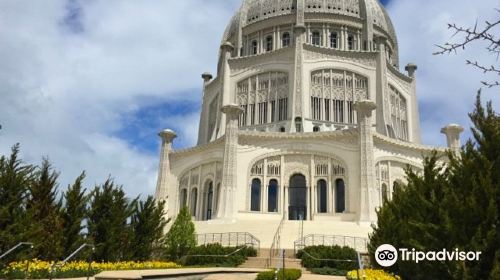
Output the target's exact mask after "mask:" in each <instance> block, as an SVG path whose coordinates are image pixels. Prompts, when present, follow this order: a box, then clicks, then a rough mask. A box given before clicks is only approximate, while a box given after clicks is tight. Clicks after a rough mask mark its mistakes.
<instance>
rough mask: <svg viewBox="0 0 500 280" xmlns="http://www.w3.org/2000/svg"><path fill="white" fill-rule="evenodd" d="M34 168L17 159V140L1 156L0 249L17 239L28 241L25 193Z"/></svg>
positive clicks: (3, 249) (1, 250)
mask: <svg viewBox="0 0 500 280" xmlns="http://www.w3.org/2000/svg"><path fill="white" fill-rule="evenodd" d="M33 171H34V167H33V166H31V165H25V164H23V163H22V161H21V160H20V159H19V144H16V145H15V146H14V147H12V152H11V154H10V157H5V156H2V157H0V252H5V251H6V250H8V249H9V248H11V247H12V246H14V245H16V244H17V243H19V242H23V241H29V240H28V239H27V236H26V232H27V228H26V227H27V224H28V221H27V220H26V196H27V195H28V187H29V185H30V184H31V181H32V179H33ZM11 256H12V257H13V256H15V254H13V255H11Z"/></svg>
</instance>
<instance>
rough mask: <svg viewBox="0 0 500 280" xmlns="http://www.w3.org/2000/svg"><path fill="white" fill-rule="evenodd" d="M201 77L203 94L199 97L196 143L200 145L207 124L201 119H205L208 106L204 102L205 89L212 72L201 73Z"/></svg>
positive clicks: (203, 138) (204, 141)
mask: <svg viewBox="0 0 500 280" xmlns="http://www.w3.org/2000/svg"><path fill="white" fill-rule="evenodd" d="M201 78H202V79H203V93H202V94H203V95H202V97H201V99H202V102H201V115H200V125H199V128H198V145H201V144H203V143H206V141H207V124H206V122H204V121H203V120H206V119H207V116H206V113H207V108H208V106H209V104H208V102H205V90H206V87H207V84H208V83H209V82H210V80H212V78H213V77H212V74H210V73H206V72H205V73H203V74H201Z"/></svg>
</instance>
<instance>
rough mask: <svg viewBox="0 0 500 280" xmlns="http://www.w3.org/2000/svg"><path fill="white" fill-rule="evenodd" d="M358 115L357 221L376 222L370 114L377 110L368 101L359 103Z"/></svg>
mask: <svg viewBox="0 0 500 280" xmlns="http://www.w3.org/2000/svg"><path fill="white" fill-rule="evenodd" d="M355 108H356V111H357V113H358V132H359V147H360V175H361V176H360V200H359V202H360V207H359V221H360V222H374V221H376V215H375V203H374V198H375V197H376V195H377V194H376V190H375V186H374V183H375V180H376V177H375V161H374V158H373V130H372V123H373V121H372V114H373V111H374V110H375V109H376V108H377V106H376V105H375V103H374V102H373V101H370V100H363V101H359V102H357V103H356V105H355Z"/></svg>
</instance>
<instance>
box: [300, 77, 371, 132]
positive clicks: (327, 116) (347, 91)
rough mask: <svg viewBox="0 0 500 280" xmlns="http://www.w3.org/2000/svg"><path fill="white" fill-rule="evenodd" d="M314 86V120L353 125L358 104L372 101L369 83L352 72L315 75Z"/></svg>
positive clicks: (312, 88) (312, 112)
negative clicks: (368, 100)
mask: <svg viewBox="0 0 500 280" xmlns="http://www.w3.org/2000/svg"><path fill="white" fill-rule="evenodd" d="M310 84H311V85H310V90H309V92H310V96H311V100H310V104H311V111H310V115H311V118H312V119H313V120H318V121H327V122H333V123H351V124H353V123H355V122H356V114H355V111H354V103H355V102H356V101H359V100H364V99H368V79H367V78H366V77H364V76H361V75H359V74H355V73H353V72H350V71H342V70H335V69H323V70H317V71H314V72H312V73H311V83H310Z"/></svg>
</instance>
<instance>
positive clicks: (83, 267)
mask: <svg viewBox="0 0 500 280" xmlns="http://www.w3.org/2000/svg"><path fill="white" fill-rule="evenodd" d="M52 264H53V262H47V261H41V260H37V259H35V260H32V261H30V262H29V271H28V275H27V276H28V278H29V279H40V278H49V276H50V267H51V265H52ZM27 265H28V263H27V261H21V262H13V263H10V264H9V265H7V267H5V268H4V269H3V270H2V271H1V272H0V278H6V279H23V278H24V276H25V272H26V267H27ZM179 267H181V266H180V265H178V264H176V263H173V262H162V261H148V262H132V261H129V262H115V263H98V262H92V263H91V265H90V268H91V270H90V273H89V263H88V262H84V261H74V262H68V263H66V264H64V265H63V266H57V265H56V267H55V269H54V272H53V274H52V276H53V277H54V278H71V277H83V276H87V274H90V275H95V274H97V273H99V272H101V271H105V270H142V269H167V268H179Z"/></svg>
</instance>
